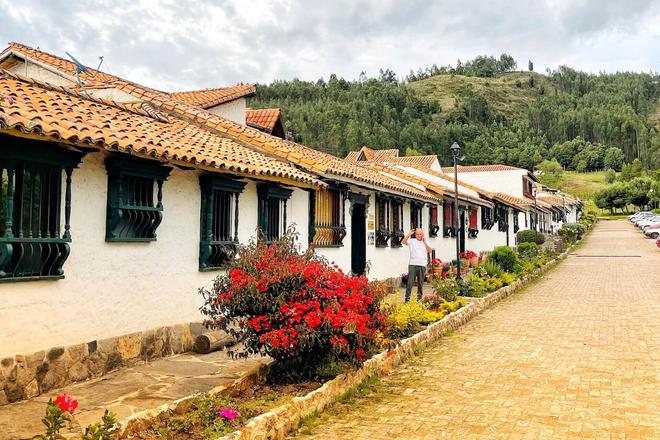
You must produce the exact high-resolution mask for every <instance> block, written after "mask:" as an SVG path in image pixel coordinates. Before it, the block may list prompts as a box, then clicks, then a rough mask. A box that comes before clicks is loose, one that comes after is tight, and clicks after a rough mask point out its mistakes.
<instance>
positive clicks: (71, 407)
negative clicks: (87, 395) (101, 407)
mask: <svg viewBox="0 0 660 440" xmlns="http://www.w3.org/2000/svg"><path fill="white" fill-rule="evenodd" d="M55 404H56V405H57V406H59V407H60V409H61V410H62V411H64V412H68V413H69V414H71V415H73V412H74V411H75V410H76V408H78V401H77V400H73V399H72V398H71V396H69V395H68V394H60V395H59V396H57V397H56V398H55Z"/></svg>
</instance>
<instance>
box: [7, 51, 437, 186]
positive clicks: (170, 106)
mask: <svg viewBox="0 0 660 440" xmlns="http://www.w3.org/2000/svg"><path fill="white" fill-rule="evenodd" d="M16 46H19V50H18V51H19V52H21V51H20V49H21V48H24V49H25V50H27V51H33V52H35V53H36V55H39V56H41V57H45V58H49V57H50V58H54V59H56V60H59V61H61V62H63V63H66V64H67V65H68V66H69V67H70V68H73V67H75V63H73V62H71V61H68V60H66V59H64V58H61V57H58V56H56V55H51V54H49V53H47V52H44V51H41V50H40V49H33V48H31V47H29V46H25V45H22V44H18V43H17V44H16ZM10 48H11V47H10ZM26 55H27V54H26ZM41 62H43V63H45V64H49V62H48V61H46V60H42V61H41ZM50 65H51V67H53V68H55V69H58V67H57V66H56V65H53V64H52V63H51V64H50ZM89 70H90V71H93V72H99V73H100V74H103V77H107V78H109V80H108V82H109V81H113V82H114V84H115V86H116V88H118V89H120V90H122V91H124V92H126V93H128V94H130V95H132V96H134V97H136V99H140V100H144V101H150V102H151V103H152V104H154V105H155V106H156V107H158V108H159V110H161V111H164V112H165V113H169V114H171V115H173V116H175V117H178V118H180V119H184V120H186V121H188V122H190V121H192V120H194V121H196V123H198V124H200V123H201V124H203V125H204V127H206V128H208V127H213V128H215V129H216V130H217V131H215V134H217V135H219V134H220V133H224V136H225V137H226V138H228V139H230V140H232V141H234V142H239V141H242V142H239V143H243V146H245V147H246V148H250V149H251V150H254V151H257V152H259V153H261V154H263V153H264V152H265V151H268V152H270V153H272V154H274V155H275V156H276V157H278V158H280V159H282V158H285V159H287V160H289V161H291V162H292V163H294V164H297V165H296V167H297V168H298V169H300V168H303V169H304V171H305V172H306V173H309V172H310V171H311V172H313V173H317V174H319V175H322V174H332V175H336V176H342V177H346V178H351V179H354V180H357V181H361V182H364V183H368V184H371V185H374V186H380V187H382V188H385V189H388V190H393V191H399V192H403V193H406V194H409V195H414V196H418V197H422V198H429V197H430V196H429V195H426V194H424V192H422V191H419V190H417V189H416V188H414V187H412V186H408V185H405V184H403V183H401V182H398V181H396V180H394V179H391V178H388V177H386V176H382V175H381V174H379V173H375V172H373V171H371V170H368V169H366V168H364V167H360V166H358V165H357V164H355V163H351V162H348V161H344V160H342V159H340V158H338V157H335V156H332V155H330V154H328V153H324V152H322V151H319V150H316V149H313V148H311V147H307V146H305V145H302V144H297V143H294V142H291V141H289V140H284V139H280V138H277V137H275V136H272V135H269V134H267V133H264V132H262V131H260V130H258V129H256V128H253V127H249V126H246V125H241V124H238V123H236V122H234V121H231V120H229V119H226V118H223V117H221V116H219V115H216V114H214V113H211V112H208V111H207V110H205V109H203V108H200V107H197V106H194V105H191V104H187V103H185V102H183V101H180V100H177V99H176V98H174V97H172V96H171V95H170V94H169V93H167V92H163V91H159V90H156V89H152V88H149V87H146V86H143V85H141V84H138V83H134V82H131V81H128V80H125V79H123V78H119V77H116V76H114V75H110V74H106V73H105V72H101V71H96V70H95V69H92V68H89ZM64 73H66V72H64ZM74 93H75V92H74ZM87 98H89V97H87ZM119 105H121V104H119ZM129 111H130V110H129ZM244 143H247V144H248V145H247V146H246V145H245V144H244ZM255 144H256V145H255ZM255 147H256V148H255ZM264 150H265V151H264ZM274 150H277V151H278V152H279V154H278V153H274V152H273V151H274ZM296 150H298V151H296ZM303 153H304V155H303ZM291 157H294V158H295V159H296V160H291V159H290V158H291ZM334 161H339V162H340V163H342V164H343V166H344V167H346V170H345V171H341V170H340V169H338V167H333V166H332V165H330V164H331V163H333V162H334ZM299 162H300V164H299V165H298V163H299ZM324 163H325V166H324ZM335 164H336V165H338V163H335ZM348 167H350V169H348ZM365 173H367V175H365ZM371 173H374V174H377V176H373V175H371V176H370V175H369V174H371Z"/></svg>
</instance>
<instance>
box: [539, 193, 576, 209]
mask: <svg viewBox="0 0 660 440" xmlns="http://www.w3.org/2000/svg"><path fill="white" fill-rule="evenodd" d="M536 199H537V200H542V201H544V202H546V203H549V204H550V205H553V206H568V205H574V204H576V203H577V200H575V199H573V198H572V197H569V196H564V197H563V198H562V197H561V196H558V195H552V194H548V195H546V194H544V195H538V196H536Z"/></svg>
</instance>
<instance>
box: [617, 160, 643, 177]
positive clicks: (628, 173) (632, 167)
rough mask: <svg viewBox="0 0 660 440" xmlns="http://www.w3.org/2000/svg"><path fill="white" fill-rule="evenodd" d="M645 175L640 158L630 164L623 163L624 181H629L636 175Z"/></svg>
mask: <svg viewBox="0 0 660 440" xmlns="http://www.w3.org/2000/svg"><path fill="white" fill-rule="evenodd" d="M643 175H644V167H643V166H642V162H641V161H640V160H639V159H635V160H634V161H633V162H632V163H630V164H623V166H622V167H621V175H620V178H621V180H622V181H624V182H629V181H631V180H633V179H634V178H635V177H642V176H643Z"/></svg>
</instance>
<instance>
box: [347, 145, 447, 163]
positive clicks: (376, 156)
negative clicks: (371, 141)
mask: <svg viewBox="0 0 660 440" xmlns="http://www.w3.org/2000/svg"><path fill="white" fill-rule="evenodd" d="M361 155H364V157H365V159H366V160H364V161H361V160H360V156H361ZM346 160H347V161H349V162H379V163H397V164H404V165H420V166H423V167H426V168H430V167H431V166H433V164H434V163H435V162H437V161H438V157H437V156H433V155H428V156H399V150H397V149H389V150H375V149H373V148H369V147H366V146H365V147H362V148H361V149H360V150H359V151H350V152H349V153H348V155H346Z"/></svg>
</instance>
